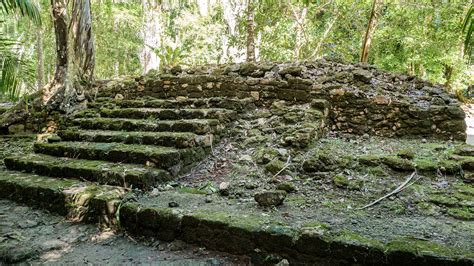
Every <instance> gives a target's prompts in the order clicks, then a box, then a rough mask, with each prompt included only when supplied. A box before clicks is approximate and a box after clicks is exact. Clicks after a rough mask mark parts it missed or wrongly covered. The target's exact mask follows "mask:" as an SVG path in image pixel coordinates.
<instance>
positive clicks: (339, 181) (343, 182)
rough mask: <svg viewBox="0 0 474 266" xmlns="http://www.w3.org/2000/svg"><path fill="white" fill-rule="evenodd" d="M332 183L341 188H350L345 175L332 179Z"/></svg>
mask: <svg viewBox="0 0 474 266" xmlns="http://www.w3.org/2000/svg"><path fill="white" fill-rule="evenodd" d="M332 182H333V183H334V184H335V185H336V186H337V187H341V188H345V187H347V186H349V179H348V178H347V177H346V176H344V175H335V176H333V177H332Z"/></svg>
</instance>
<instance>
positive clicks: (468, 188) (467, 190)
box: [454, 183, 474, 196]
mask: <svg viewBox="0 0 474 266" xmlns="http://www.w3.org/2000/svg"><path fill="white" fill-rule="evenodd" d="M454 188H455V189H456V190H457V191H458V192H459V193H463V194H466V195H471V196H474V186H472V185H469V184H463V183H457V184H455V185H454Z"/></svg>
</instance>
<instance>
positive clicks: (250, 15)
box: [247, 0, 256, 62]
mask: <svg viewBox="0 0 474 266" xmlns="http://www.w3.org/2000/svg"><path fill="white" fill-rule="evenodd" d="M254 8H255V7H254V0H247V62H255V60H256V59H255V10H254Z"/></svg>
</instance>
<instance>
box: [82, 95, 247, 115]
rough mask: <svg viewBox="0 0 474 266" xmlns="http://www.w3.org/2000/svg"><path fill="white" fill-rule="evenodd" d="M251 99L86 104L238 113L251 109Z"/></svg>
mask: <svg viewBox="0 0 474 266" xmlns="http://www.w3.org/2000/svg"><path fill="white" fill-rule="evenodd" d="M254 102H255V100H254V99H253V98H243V99H237V98H227V97H212V98H178V99H156V98H148V97H145V98H137V99H133V100H115V99H111V98H110V97H99V98H97V100H96V101H95V102H91V103H88V104H87V106H88V107H89V108H97V109H100V108H103V107H104V106H119V107H124V108H144V107H149V108H224V109H229V110H235V111H238V112H241V111H245V110H247V109H248V108H251V107H253V103H254Z"/></svg>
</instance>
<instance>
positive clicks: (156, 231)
mask: <svg viewBox="0 0 474 266" xmlns="http://www.w3.org/2000/svg"><path fill="white" fill-rule="evenodd" d="M119 219H120V226H121V228H122V229H124V230H126V231H128V232H130V233H132V234H136V235H144V236H154V237H157V238H159V239H161V240H165V241H171V240H174V239H181V240H184V241H185V242H188V243H192V244H198V245H203V246H205V247H207V248H209V249H212V250H218V251H224V252H229V253H234V254H239V255H248V256H250V257H251V258H252V261H253V262H254V263H271V262H272V261H271V259H272V258H285V259H288V260H289V262H290V263H292V264H307V263H318V264H321V265H326V264H328V265H341V264H344V265H351V264H354V263H357V264H363V265H375V264H377V265H380V264H384V265H472V264H473V263H474V253H469V254H459V253H456V252H455V251H454V250H452V249H451V248H448V247H444V246H441V245H438V244H435V243H428V242H423V241H419V240H412V239H405V238H402V239H396V240H393V241H391V242H389V243H387V244H382V243H381V242H379V241H377V240H373V239H369V238H366V237H364V236H361V235H359V234H357V233H354V232H349V231H344V232H338V233H335V232H332V231H331V230H329V229H328V228H327V227H326V226H325V225H324V224H320V223H311V224H307V225H305V226H302V227H300V228H295V227H293V226H289V225H281V224H277V223H270V224H268V223H263V222H260V221H258V219H257V220H256V219H253V218H251V217H248V216H245V217H242V216H240V217H239V216H235V215H232V214H229V213H219V212H208V211H195V212H193V213H183V212H180V211H179V210H177V209H170V208H155V207H146V206H143V205H141V204H139V203H126V204H124V205H123V206H121V208H120V210H119Z"/></svg>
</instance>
